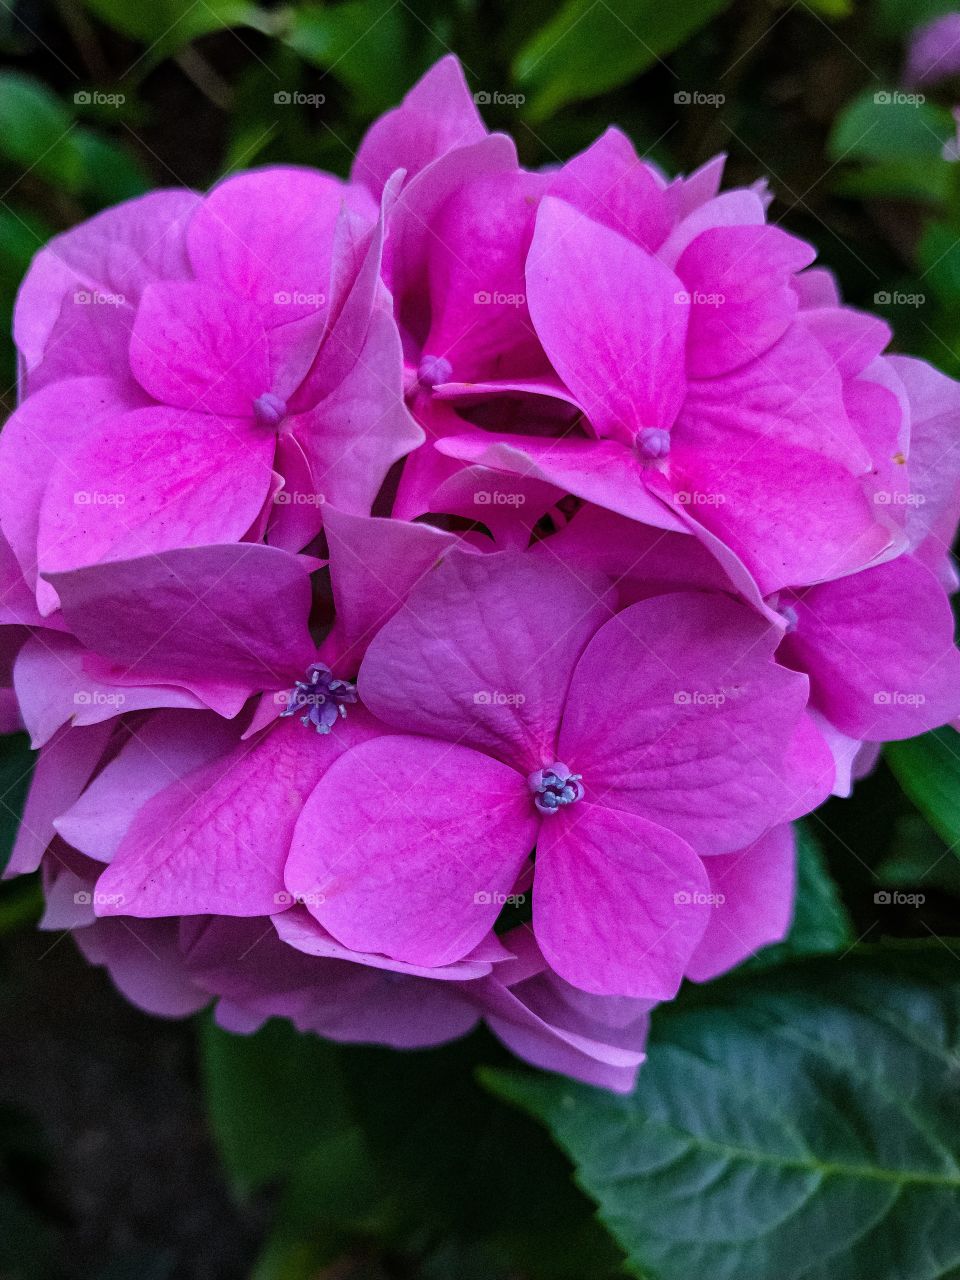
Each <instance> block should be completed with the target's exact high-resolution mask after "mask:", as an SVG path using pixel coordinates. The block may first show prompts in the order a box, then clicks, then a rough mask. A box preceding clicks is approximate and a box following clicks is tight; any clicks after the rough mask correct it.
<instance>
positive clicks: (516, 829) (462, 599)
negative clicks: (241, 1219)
mask: <svg viewBox="0 0 960 1280" xmlns="http://www.w3.org/2000/svg"><path fill="white" fill-rule="evenodd" d="M722 169H723V161H722V158H717V159H716V160H714V161H712V162H710V163H709V164H707V165H706V166H704V168H702V169H700V170H699V171H697V172H696V173H694V174H693V175H692V176H690V177H687V178H678V179H672V180H671V179H668V178H666V177H665V176H664V175H663V174H662V173H661V172H660V171H659V170H658V169H657V168H655V167H654V166H653V165H651V164H650V163H647V162H644V161H643V160H641V159H639V158H638V157H637V155H636V154H635V152H634V149H633V147H632V146H631V144H630V143H629V141H628V140H627V139H626V138H625V137H624V136H623V134H621V133H619V132H618V131H617V130H616V129H611V130H609V131H608V132H607V133H605V134H604V135H603V136H602V137H601V138H600V139H598V140H597V141H596V142H595V143H594V144H593V145H592V146H590V147H589V148H588V149H587V150H586V151H584V152H583V153H582V154H581V155H578V156H575V157H574V158H573V159H572V160H570V161H569V162H568V163H566V164H563V165H560V166H558V167H555V168H552V169H549V170H547V171H542V172H529V171H527V170H525V169H524V168H522V167H521V166H520V165H519V163H518V161H517V155H516V151H515V148H514V145H513V143H512V141H511V140H510V139H509V138H508V137H506V136H504V135H502V134H497V133H494V134H491V133H488V132H487V130H486V128H485V127H484V125H483V123H482V121H481V120H480V118H479V116H478V114H477V111H476V108H475V106H474V103H473V100H472V98H471V96H470V94H469V91H468V90H467V87H466V84H465V82H464V79H463V75H462V72H461V71H460V68H459V66H458V64H457V63H456V61H455V60H454V59H452V58H449V59H445V60H444V61H442V62H440V63H439V64H438V65H437V66H435V67H434V68H433V70H432V71H430V72H429V74H428V75H427V76H426V77H425V78H424V79H423V80H422V81H421V82H420V83H419V84H418V85H417V86H416V87H415V88H414V89H413V90H412V91H411V92H410V93H409V95H408V96H407V98H406V99H405V100H404V102H403V103H402V105H401V106H399V107H398V108H397V109H396V110H394V111H391V112H389V113H388V114H387V115H386V116H384V117H383V118H382V119H381V120H379V121H377V122H376V123H375V124H374V125H373V127H372V128H371V130H370V132H369V133H368V134H367V136H366V138H365V140H364V141H363V144H362V146H361V147H360V150H359V153H358V155H357V157H356V163H355V165H354V168H353V172H352V175H351V177H350V179H349V181H340V180H338V179H336V178H333V177H329V176H327V175H325V174H321V173H317V172H312V171H309V170H306V169H294V168H287V169H285V168H272V169H265V170H259V171H253V172H248V173H241V174H238V175H235V176H232V177H230V178H228V179H226V180H225V181H223V182H222V183H221V184H220V185H219V186H217V187H215V188H214V190H213V191H211V192H210V193H209V194H208V195H206V196H201V195H195V194H192V193H190V192H187V191H180V190H171V191H158V192H155V193H153V194H151V195H148V196H145V197H142V198H140V199H137V200H133V201H130V202H128V203H126V204H123V205H120V206H119V207H117V208H114V209H110V210H108V211H106V212H105V213H102V214H100V215H98V216H97V217H95V218H93V219H91V220H90V221H88V222H86V223H84V224H83V225H81V226H79V227H76V228H75V229H73V230H71V231H69V232H66V233H65V234H63V235H60V236H58V237H57V238H56V239H54V240H53V241H52V242H51V243H50V244H49V245H48V246H47V247H46V248H44V249H43V250H42V251H41V252H40V253H39V254H38V255H37V257H36V259H35V260H34V262H33V264H32V266H31V269H30V271H29V274H28V276H27V278H26V280H25V281H24V283H23V286H22V289H21V291H20V295H19V300H18V303H17V308H16V317H15V337H16V342H17V346H18V350H19V353H20V362H21V389H20V390H21V394H20V402H19V408H18V409H17V410H16V412H15V413H14V414H13V416H12V417H11V418H10V420H9V422H8V423H7V424H6V427H5V429H4V431H3V434H2V437H0V528H2V533H3V545H2V548H0V550H2V559H0V563H2V576H3V591H2V603H0V610H2V617H0V621H2V623H3V631H2V635H3V637H4V640H5V654H6V660H7V664H8V670H9V673H10V680H9V683H10V684H11V687H12V692H11V693H10V694H9V695H8V697H7V701H6V703H5V711H6V720H7V726H6V727H8V728H14V727H16V726H17V725H18V724H20V723H22V724H23V725H24V726H25V727H26V728H27V729H28V731H29V733H30V735H31V738H32V741H33V743H34V745H35V746H36V747H37V748H39V756H38V759H37V764H36V770H35V774H34V778H33V783H32V789H31V791H30V795H29V799H28V802H27V806H26V810H25V814H24V818H23V824H22V829H21V831H20V834H19V837H18V840H17V843H16V847H15V849H14V853H13V857H12V861H11V864H10V867H9V873H11V874H19V873H24V872H29V871H32V870H34V869H36V868H37V867H40V868H41V869H42V873H43V879H44V884H45V890H46V914H45V917H44V921H43V925H44V927H45V928H50V929H69V930H72V931H73V934H74V936H75V938H76V941H77V943H78V945H79V946H80V948H81V950H82V951H83V952H84V953H85V955H86V956H87V957H88V958H89V959H90V960H91V961H92V962H94V963H96V964H102V965H105V966H106V967H107V968H108V970H109V971H110V973H111V975H112V977H113V979H114V981H115V982H116V984H117V986H118V987H119V988H120V989H121V990H122V991H123V992H125V993H126V995H127V996H128V997H129V998H130V999H131V1000H133V1001H134V1002H136V1003H137V1004H138V1005H140V1006H142V1007H143V1008H145V1009H148V1010H152V1011H154V1012H156V1013H158V1014H163V1015H169V1016H177V1015H184V1014H187V1013H190V1012H192V1011H194V1010H196V1009H198V1008H200V1007H202V1006H204V1005H206V1004H208V1003H209V1002H211V1001H212V1002H214V1003H215V1014H216V1017H217V1019H218V1020H219V1022H220V1023H221V1024H222V1025H223V1026H225V1027H227V1028H230V1029H232V1030H235V1031H238V1032H248V1031H251V1030H253V1029H255V1028H256V1027H257V1026H259V1025H260V1024H261V1023H262V1022H263V1021H264V1020H265V1019H267V1018H269V1017H272V1016H280V1017H285V1018H289V1019H291V1020H292V1021H293V1022H294V1023H295V1024H296V1025H297V1026H298V1027H300V1028H302V1029H304V1030H308V1031H312V1032H316V1033H319V1034H321V1035H324V1036H328V1037H332V1038H334V1039H341V1040H372V1041H379V1042H383V1043H386V1044H391V1045H395V1046H401V1047H410V1046H417V1045H431V1044H436V1043H439V1042H441V1041H444V1040H447V1039H449V1038H451V1037H455V1036H459V1035H462V1034H464V1033H465V1032H467V1031H468V1030H469V1029H470V1028H471V1027H473V1026H474V1025H475V1024H476V1023H477V1022H478V1021H480V1020H483V1021H485V1022H486V1023H487V1025H488V1026H489V1027H490V1028H491V1029H492V1030H493V1032H494V1033H495V1034H496V1035H497V1036H498V1037H500V1039H501V1040H503V1041H504V1042H505V1043H506V1044H507V1045H508V1046H509V1047H510V1048H511V1049H512V1050H514V1051H515V1052H516V1053H517V1054H519V1055H520V1056H521V1057H523V1058H525V1059H527V1060H529V1061H531V1062H533V1063H536V1064H539V1065H541V1066H544V1067H547V1068H550V1069H553V1070H557V1071H562V1072H566V1073H569V1074H570V1075H571V1076H575V1077H578V1078H580V1079H583V1080H587V1081H590V1082H593V1083H596V1084H600V1085H603V1086H606V1087H609V1088H613V1089H621V1090H622V1089H628V1088H630V1087H631V1085H632V1082H633V1079H634V1075H635V1072H636V1069H637V1066H638V1064H639V1063H640V1062H641V1060H642V1057H643V1046H644V1038H645V1034H646V1030H647V1023H648V1015H649V1011H650V1009H651V1007H652V1006H653V1005H654V1004H655V1003H656V1002H659V1001H663V1000H669V999H670V998H672V997H673V996H674V995H675V994H676V992H677V990H678V988H679V986H680V984H681V982H682V981H683V979H684V978H688V979H691V980H693V981H704V980H707V979H710V978H712V977H713V976H715V975H716V974H718V973H721V972H723V971H724V970H726V969H728V968H730V967H731V966H733V965H735V964H737V963H738V962H740V961H741V960H742V959H744V958H745V957H747V956H749V955H750V954H752V953H753V952H754V951H755V950H756V949H758V948H759V947H762V946H764V945H766V944H768V943H771V942H774V941H776V940H778V939H780V938H782V937H783V936H784V934H785V932H786V930H787V928H788V926H789V922H790V919H791V913H792V905H793V894H794V881H795V849H794V842H793V836H792V831H791V826H790V823H791V822H792V820H794V819H796V818H798V817H800V816H801V815H803V814H805V813H807V812H809V811H811V810H812V809H814V808H815V807H816V806H817V805H818V804H820V803H821V802H822V801H823V800H824V799H825V798H826V797H827V796H828V795H829V794H831V793H834V794H839V795H844V794H846V793H847V792H848V791H849V789H850V786H851V783H852V780H853V779H854V778H855V777H857V776H858V775H859V774H861V773H862V772H863V771H864V770H866V769H868V768H869V767H870V766H871V764H872V762H873V761H874V759H875V757H876V754H877V752H878V750H879V744H880V743H882V742H883V741H885V740H888V739H892V738H902V737H909V736H912V735H915V734H917V733H920V732H923V731H925V730H927V729H929V728H931V727H933V726H936V725H940V724H944V723H947V722H949V721H951V720H952V719H953V718H954V717H956V716H957V715H958V714H960V660H958V657H957V653H956V651H955V649H954V645H953V622H952V613H951V608H950V603H949V593H950V591H952V590H953V588H954V587H955V586H956V581H955V579H954V576H953V569H952V566H951V561H950V556H949V548H950V544H951V541H952V539H953V535H954V531H955V529H956V525H957V520H958V516H960V450H958V444H960V386H958V385H957V384H956V383H954V382H952V381H951V380H949V379H948V378H946V377H945V376H943V375H942V374H940V373H938V372H936V371H935V370H933V369H932V368H930V367H928V366H927V365H925V364H923V363H922V362H920V361H917V360H913V359H907V358H904V357H898V356H889V355H885V354H884V351H885V349H886V347H887V344H888V341H889V339H890V334H889V332H888V330H887V328H886V326H885V325H884V324H883V323H882V322H881V321H879V320H877V319H874V318H872V317H870V316H868V315H864V314H862V313H860V312H858V311H854V310H852V309H850V308H849V307H846V306H844V305H843V304H842V302H841V300H840V298H839V296H838V294H837V290H836V288H835V286H834V283H833V281H832V279H831V277H830V275H829V274H828V273H827V272H826V271H824V270H822V269H819V268H816V267H814V266H812V265H811V264H812V262H813V259H814V250H813V249H812V248H811V246H809V245H807V244H805V243H804V242H802V241H801V240H798V239H797V238H795V237H794V236H792V235H789V234H788V233H786V232H785V231H783V230H782V229H781V228H780V227H778V226H776V225H775V224H772V223H769V222H768V221H767V218H766V212H767V206H768V203H769V199H768V195H767V192H766V189H765V187H764V186H763V184H758V185H757V186H755V187H753V188H749V189H735V190H730V191H726V192H723V193H721V192H720V191H719V187H720V182H721V174H722Z"/></svg>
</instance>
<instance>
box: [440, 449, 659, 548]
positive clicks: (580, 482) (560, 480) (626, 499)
mask: <svg viewBox="0 0 960 1280" xmlns="http://www.w3.org/2000/svg"><path fill="white" fill-rule="evenodd" d="M436 448H437V449H438V450H439V452H440V453H442V454H446V455H447V456H448V457H451V458H459V459H460V460H461V461H463V462H473V463H479V464H480V465H481V466H485V467H491V468H492V469H494V470H500V471H514V472H516V473H517V474H518V475H521V476H527V477H531V478H534V479H537V480H541V481H543V482H544V483H546V484H552V485H555V486H556V487H557V488H558V489H563V490H565V491H566V492H568V493H573V494H576V495H577V497H579V498H585V499H586V500H587V501H588V502H595V503H596V504H597V506H600V507H606V508H607V510H609V511H616V512H618V513H619V514H620V515H623V516H627V517H628V518H629V519H631V520H639V521H642V522H643V523H644V524H650V525H654V526H656V527H657V528H659V529H670V530H673V531H675V532H683V531H684V524H683V522H682V520H681V518H680V517H679V516H677V515H674V513H673V512H672V511H671V510H670V508H669V506H668V505H667V504H666V503H665V502H664V501H662V500H661V499H660V498H658V497H656V496H655V494H654V493H652V492H651V491H650V489H649V488H648V481H649V474H648V469H647V468H646V467H644V465H643V464H642V463H641V462H640V460H639V458H638V457H637V455H636V453H635V452H634V451H633V450H632V449H628V448H626V447H625V446H624V445H623V444H621V443H620V442H619V441H618V440H586V439H583V438H580V437H576V436H570V437H568V438H567V439H560V440H541V439H538V438H537V437H535V436H512V435H504V436H495V435H492V434H490V433H488V432H480V431H477V432H475V433H473V434H471V435H458V436H447V437H445V438H444V439H442V440H438V441H437V443H436Z"/></svg>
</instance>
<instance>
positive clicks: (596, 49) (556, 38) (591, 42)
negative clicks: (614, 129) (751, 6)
mask: <svg viewBox="0 0 960 1280" xmlns="http://www.w3.org/2000/svg"><path fill="white" fill-rule="evenodd" d="M729 4H730V0H671V2H670V3H668V4H664V3H663V2H662V0H625V2H624V3H619V4H606V3H598V2H597V0H567V3H566V4H565V5H564V6H563V7H562V8H561V9H560V11H559V12H558V13H556V14H555V15H554V16H553V17H552V18H551V19H550V21H549V22H548V23H547V24H546V26H544V27H542V28H541V29H540V30H539V31H538V32H537V34H536V35H535V36H534V37H533V39H531V40H529V41H528V42H527V43H526V44H525V45H524V46H523V48H522V49H521V50H520V52H519V53H518V54H517V57H516V59H515V61H514V66H513V70H514V75H515V77H516V79H517V80H518V82H519V83H520V84H521V85H522V86H523V87H524V88H526V89H528V90H529V91H531V92H532V94H533V100H532V102H531V103H530V105H529V113H530V115H531V117H532V118H533V119H534V120H543V119H544V118H545V117H547V116H549V115H551V114H552V113H553V112H555V111H557V110H559V108H560V107H563V106H566V105H567V103H570V102H580V101H582V100H583V99H585V98H593V97H595V96H596V95H597V94H600V93H603V92H605V91H606V90H608V89H616V88H618V87H619V86H620V85H622V84H626V83H627V82H628V81H630V80H633V79H634V78H635V77H636V76H638V75H640V73H641V72H643V71H646V70H647V68H648V67H651V66H653V65H654V63H656V62H658V61H660V59H662V58H664V57H666V56H667V55H668V54H670V53H672V51H673V50H674V49H676V48H678V47H679V46H680V45H682V44H683V43H684V42H685V41H686V40H688V39H689V38H690V36H692V35H693V33H694V32H695V31H698V30H699V29H700V28H701V27H703V26H706V24H707V23H708V22H709V21H710V19H711V18H713V17H715V16H716V15H717V14H718V13H721V12H723V10H724V9H726V8H728V7H729ZM677 87H678V88H679V87H681V86H679V85H678V86H677Z"/></svg>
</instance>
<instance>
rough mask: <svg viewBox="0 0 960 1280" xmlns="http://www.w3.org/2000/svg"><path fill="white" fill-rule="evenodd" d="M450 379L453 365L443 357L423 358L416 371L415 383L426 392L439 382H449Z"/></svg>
mask: <svg viewBox="0 0 960 1280" xmlns="http://www.w3.org/2000/svg"><path fill="white" fill-rule="evenodd" d="M452 377H453V365H452V364H451V363H450V361H449V360H447V359H445V358H444V357H443V356H424V357H423V359H422V360H421V361H420V367H419V368H418V369H417V381H418V382H419V383H420V385H421V387H426V389H427V390H428V391H432V390H433V388H434V387H435V386H437V385H438V384H439V383H441V382H449V381H450V379H451V378H452Z"/></svg>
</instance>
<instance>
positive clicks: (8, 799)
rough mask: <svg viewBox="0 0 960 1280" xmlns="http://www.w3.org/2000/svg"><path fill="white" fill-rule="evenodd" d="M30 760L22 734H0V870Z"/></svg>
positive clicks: (26, 783)
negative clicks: (1, 735) (2, 735)
mask: <svg viewBox="0 0 960 1280" xmlns="http://www.w3.org/2000/svg"><path fill="white" fill-rule="evenodd" d="M34 760H35V755H34V753H33V752H32V751H31V750H30V740H29V738H28V737H27V735H26V734H25V733H11V734H8V735H6V736H4V737H0V871H2V869H3V868H4V867H5V866H6V865H7V862H8V861H9V859H10V851H11V850H12V849H13V842H14V840H15V839H16V838H17V830H18V828H19V826H20V814H21V813H22V812H23V805H24V801H25V800H26V798H27V791H28V790H29V787H30V776H31V774H32V773H33V764H34Z"/></svg>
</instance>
